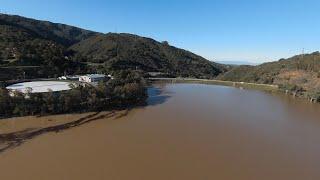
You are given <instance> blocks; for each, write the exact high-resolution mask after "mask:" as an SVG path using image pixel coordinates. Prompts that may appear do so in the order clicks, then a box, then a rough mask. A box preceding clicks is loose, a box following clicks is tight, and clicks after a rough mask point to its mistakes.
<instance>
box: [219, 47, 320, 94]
mask: <svg viewBox="0 0 320 180" xmlns="http://www.w3.org/2000/svg"><path fill="white" fill-rule="evenodd" d="M219 79H221V80H227V81H243V82H255V83H265V84H276V85H279V86H280V87H281V88H282V89H284V90H288V91H290V92H292V93H294V94H296V95H302V96H307V97H309V98H314V97H316V98H318V96H319V93H320V53H319V52H314V53H312V54H304V55H297V56H294V57H291V58H288V59H281V60H279V61H277V62H270V63H264V64H261V65H259V66H239V67H236V68H234V69H232V70H230V71H228V72H226V73H224V74H223V75H220V76H219ZM319 100H320V99H319Z"/></svg>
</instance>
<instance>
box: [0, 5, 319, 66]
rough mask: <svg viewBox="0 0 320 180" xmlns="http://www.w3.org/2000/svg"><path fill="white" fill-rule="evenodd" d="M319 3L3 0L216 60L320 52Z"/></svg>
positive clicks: (8, 9) (46, 16) (10, 9)
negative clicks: (165, 41) (143, 37)
mask: <svg viewBox="0 0 320 180" xmlns="http://www.w3.org/2000/svg"><path fill="white" fill-rule="evenodd" d="M319 9H320V1H318V0H300V1H298V0H278V1H276V0H265V1H261V0H260V1H259V0H211V1H209V0H208V1H206V0H197V1H196V0H171V1H170V0H158V1H156V0H149V1H147V0H135V1H134V0H90V1H89V0H87V1H85V0H54V1H53V0H52V1H49V0H48V1H43V0H42V1H41V0H28V1H22V0H0V12H2V13H8V14H17V15H22V16H27V17H31V18H36V19H41V20H49V21H53V22H59V23H65V24H70V25H75V26H79V27H82V28H86V29H90V30H94V31H99V32H127V33H134V34H138V35H142V36H147V37H151V38H154V39H156V40H159V41H164V40H167V41H169V43H170V44H171V45H174V46H177V47H180V48H184V49H187V50H190V51H192V52H195V53H197V54H199V55H202V56H204V57H206V58H208V59H210V60H218V61H226V60H232V61H234V60H236V61H237V60H239V61H250V62H257V63H260V62H265V61H272V60H278V59H279V58H285V57H290V56H292V55H295V54H299V53H301V52H302V49H303V48H305V51H306V52H313V51H318V50H320V23H319V20H320V10H319Z"/></svg>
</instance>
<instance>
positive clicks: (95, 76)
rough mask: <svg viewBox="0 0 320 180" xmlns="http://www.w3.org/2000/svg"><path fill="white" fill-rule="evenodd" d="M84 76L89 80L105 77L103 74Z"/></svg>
mask: <svg viewBox="0 0 320 180" xmlns="http://www.w3.org/2000/svg"><path fill="white" fill-rule="evenodd" d="M84 76H87V77H89V78H104V77H106V75H104V74H87V75H84Z"/></svg>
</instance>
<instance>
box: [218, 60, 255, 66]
mask: <svg viewBox="0 0 320 180" xmlns="http://www.w3.org/2000/svg"><path fill="white" fill-rule="evenodd" d="M216 62H217V63H220V64H226V65H236V66H240V65H250V66H256V65H258V64H259V63H252V62H248V61H216Z"/></svg>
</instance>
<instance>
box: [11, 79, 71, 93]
mask: <svg viewBox="0 0 320 180" xmlns="http://www.w3.org/2000/svg"><path fill="white" fill-rule="evenodd" d="M70 84H71V83H69V82H61V81H32V82H24V83H18V84H13V85H10V86H8V87H6V88H7V89H8V90H9V91H11V92H15V91H18V92H21V93H24V94H26V93H46V92H49V91H52V92H58V91H67V90H70V89H71V87H70Z"/></svg>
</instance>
